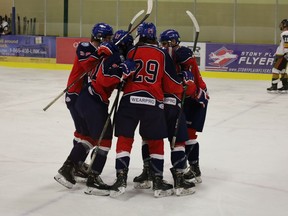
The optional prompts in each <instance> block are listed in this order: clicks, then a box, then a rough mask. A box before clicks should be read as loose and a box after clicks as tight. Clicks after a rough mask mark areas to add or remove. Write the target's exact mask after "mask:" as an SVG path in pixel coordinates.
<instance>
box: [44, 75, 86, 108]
mask: <svg viewBox="0 0 288 216" xmlns="http://www.w3.org/2000/svg"><path fill="white" fill-rule="evenodd" d="M86 74H87V72H84V73H83V74H81V76H79V77H78V78H77V79H76V80H75V81H74V82H73V83H71V84H70V85H69V86H68V87H67V88H65V89H64V90H63V91H62V92H61V93H60V94H59V95H58V96H57V97H56V98H54V99H53V100H52V101H51V102H50V103H49V104H48V105H47V106H46V107H44V108H43V110H44V111H46V110H47V109H48V108H49V107H50V106H51V105H52V104H54V103H55V102H56V101H57V100H58V99H59V98H60V97H61V96H62V95H64V94H65V93H66V92H67V91H68V90H69V89H70V88H72V86H74V85H75V83H76V82H78V81H79V80H80V79H82V78H83V77H84V76H85V75H86Z"/></svg>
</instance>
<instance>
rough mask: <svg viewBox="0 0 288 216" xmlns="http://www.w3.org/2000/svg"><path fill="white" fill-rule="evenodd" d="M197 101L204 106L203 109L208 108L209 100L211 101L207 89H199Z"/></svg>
mask: <svg viewBox="0 0 288 216" xmlns="http://www.w3.org/2000/svg"><path fill="white" fill-rule="evenodd" d="M196 99H197V101H198V102H199V103H200V104H201V105H202V107H203V108H205V107H206V104H207V103H208V100H209V99H210V97H209V95H208V93H207V89H206V90H203V89H201V88H200V89H199V91H198V94H197V96H196Z"/></svg>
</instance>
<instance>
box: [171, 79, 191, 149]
mask: <svg viewBox="0 0 288 216" xmlns="http://www.w3.org/2000/svg"><path fill="white" fill-rule="evenodd" d="M186 89H187V86H186V85H184V86H183V93H182V98H181V106H180V107H179V113H178V116H177V119H176V122H175V127H174V134H173V137H172V140H171V144H170V146H171V149H174V147H175V143H176V138H177V134H178V130H179V122H180V119H181V116H182V113H183V106H184V101H185V97H186Z"/></svg>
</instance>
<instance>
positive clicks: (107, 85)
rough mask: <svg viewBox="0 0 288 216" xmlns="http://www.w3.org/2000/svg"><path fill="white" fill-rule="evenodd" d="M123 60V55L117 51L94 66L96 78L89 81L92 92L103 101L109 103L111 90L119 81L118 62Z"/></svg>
mask: <svg viewBox="0 0 288 216" xmlns="http://www.w3.org/2000/svg"><path fill="white" fill-rule="evenodd" d="M123 61H124V57H123V56H121V55H120V53H119V52H114V53H113V54H112V55H111V56H109V57H106V58H104V59H102V61H101V63H100V64H99V66H98V67H97V68H96V79H93V80H92V81H91V86H92V87H93V88H92V91H93V92H92V94H93V95H98V96H99V97H100V98H101V100H102V101H103V102H104V103H109V98H110V96H111V94H112V92H113V90H114V89H115V88H116V86H117V85H118V84H119V83H120V82H121V77H122V70H121V68H119V64H120V63H122V62H123Z"/></svg>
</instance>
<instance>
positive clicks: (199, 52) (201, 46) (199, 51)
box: [180, 42, 206, 71]
mask: <svg viewBox="0 0 288 216" xmlns="http://www.w3.org/2000/svg"><path fill="white" fill-rule="evenodd" d="M180 46H186V47H189V48H190V49H191V50H193V46H194V43H193V42H181V43H180ZM205 49H206V43H197V46H196V50H195V52H194V55H195V57H196V60H197V64H198V66H199V68H200V70H201V71H204V70H205Z"/></svg>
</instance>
